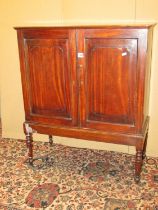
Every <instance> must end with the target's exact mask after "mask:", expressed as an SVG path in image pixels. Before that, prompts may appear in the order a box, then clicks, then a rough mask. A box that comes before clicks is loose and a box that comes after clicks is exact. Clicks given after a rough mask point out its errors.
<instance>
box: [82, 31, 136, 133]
mask: <svg viewBox="0 0 158 210" xmlns="http://www.w3.org/2000/svg"><path fill="white" fill-rule="evenodd" d="M90 34H91V36H92V37H91V36H89V34H88V35H87V36H86V33H85V32H84V31H82V32H78V42H79V45H78V48H79V50H80V51H82V52H83V54H84V56H83V58H80V60H79V68H80V89H81V91H80V107H81V109H80V123H81V126H82V127H86V128H93V129H100V130H107V131H108V130H109V131H132V130H134V128H135V113H136V111H137V110H136V109H135V103H136V100H137V97H136V96H137V94H136V92H137V91H136V76H137V71H136V68H137V39H133V38H131V39H130V38H120V37H119V36H118V37H117V36H116V35H115V37H113V36H110V35H109V36H107V33H106V36H105V37H104V31H99V33H96V36H95V30H94V31H93V32H92V31H91V33H90ZM80 40H82V43H81V41H80Z"/></svg>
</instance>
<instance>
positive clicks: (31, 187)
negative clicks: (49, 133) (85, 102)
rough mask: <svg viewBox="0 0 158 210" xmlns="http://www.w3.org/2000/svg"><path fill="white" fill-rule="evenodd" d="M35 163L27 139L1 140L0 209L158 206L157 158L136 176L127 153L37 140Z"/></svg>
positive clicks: (114, 209) (102, 209)
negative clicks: (138, 177) (28, 155)
mask: <svg viewBox="0 0 158 210" xmlns="http://www.w3.org/2000/svg"><path fill="white" fill-rule="evenodd" d="M34 157H35V158H34V161H33V166H30V165H29V164H28V160H27V149H26V145H25V142H24V141H22V140H13V139H1V140H0V210H31V209H32V210H33V209H48V210H89V209H92V210H93V209H94V210H122V209H129V210H130V209H131V210H135V209H146V210H158V158H147V159H146V160H145V162H144V166H143V170H142V176H141V182H140V183H139V184H135V182H134V180H133V176H134V175H133V174H134V161H135V157H134V156H132V155H128V154H123V153H116V152H109V151H101V150H92V149H81V148H73V147H68V146H63V145H58V144H53V146H50V145H49V144H48V143H42V142H34Z"/></svg>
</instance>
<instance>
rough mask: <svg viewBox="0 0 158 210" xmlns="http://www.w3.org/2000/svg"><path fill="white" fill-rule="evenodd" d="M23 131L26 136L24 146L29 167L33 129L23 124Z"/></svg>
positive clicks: (31, 158)
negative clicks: (25, 146) (26, 149)
mask: <svg viewBox="0 0 158 210" xmlns="http://www.w3.org/2000/svg"><path fill="white" fill-rule="evenodd" d="M24 131H25V135H26V145H27V148H28V158H29V163H30V165H32V164H33V137H32V135H33V129H32V128H31V127H30V126H29V124H27V123H25V124H24Z"/></svg>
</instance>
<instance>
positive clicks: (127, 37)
mask: <svg viewBox="0 0 158 210" xmlns="http://www.w3.org/2000/svg"><path fill="white" fill-rule="evenodd" d="M152 28H153V26H150V25H144V26H143V25H140V26H96V27H95V26H83V27H82V26H80V27H36V28H34V27H24V28H16V30H17V33H18V44H19V54H20V64H21V78H22V87H23V96H24V107H25V115H26V121H25V123H24V125H25V126H24V131H25V133H26V137H27V145H28V148H29V154H28V156H29V159H30V162H32V161H31V160H32V159H33V151H32V147H33V145H32V133H33V132H34V130H35V131H36V132H38V133H42V134H47V135H49V141H50V144H52V135H58V136H66V137H74V138H82V139H88V140H92V141H102V142H109V143H116V144H124V145H132V146H135V147H136V164H135V180H136V181H139V179H140V172H141V166H142V163H143V158H144V157H145V151H146V144H147V132H148V126H149V117H148V95H149V77H150V59H151V42H152ZM76 141H77V139H76Z"/></svg>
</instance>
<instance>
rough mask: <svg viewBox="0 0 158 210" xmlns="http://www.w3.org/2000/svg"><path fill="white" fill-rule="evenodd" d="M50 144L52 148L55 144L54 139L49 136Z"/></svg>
mask: <svg viewBox="0 0 158 210" xmlns="http://www.w3.org/2000/svg"><path fill="white" fill-rule="evenodd" d="M49 144H50V146H52V144H53V137H52V136H51V135H49Z"/></svg>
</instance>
